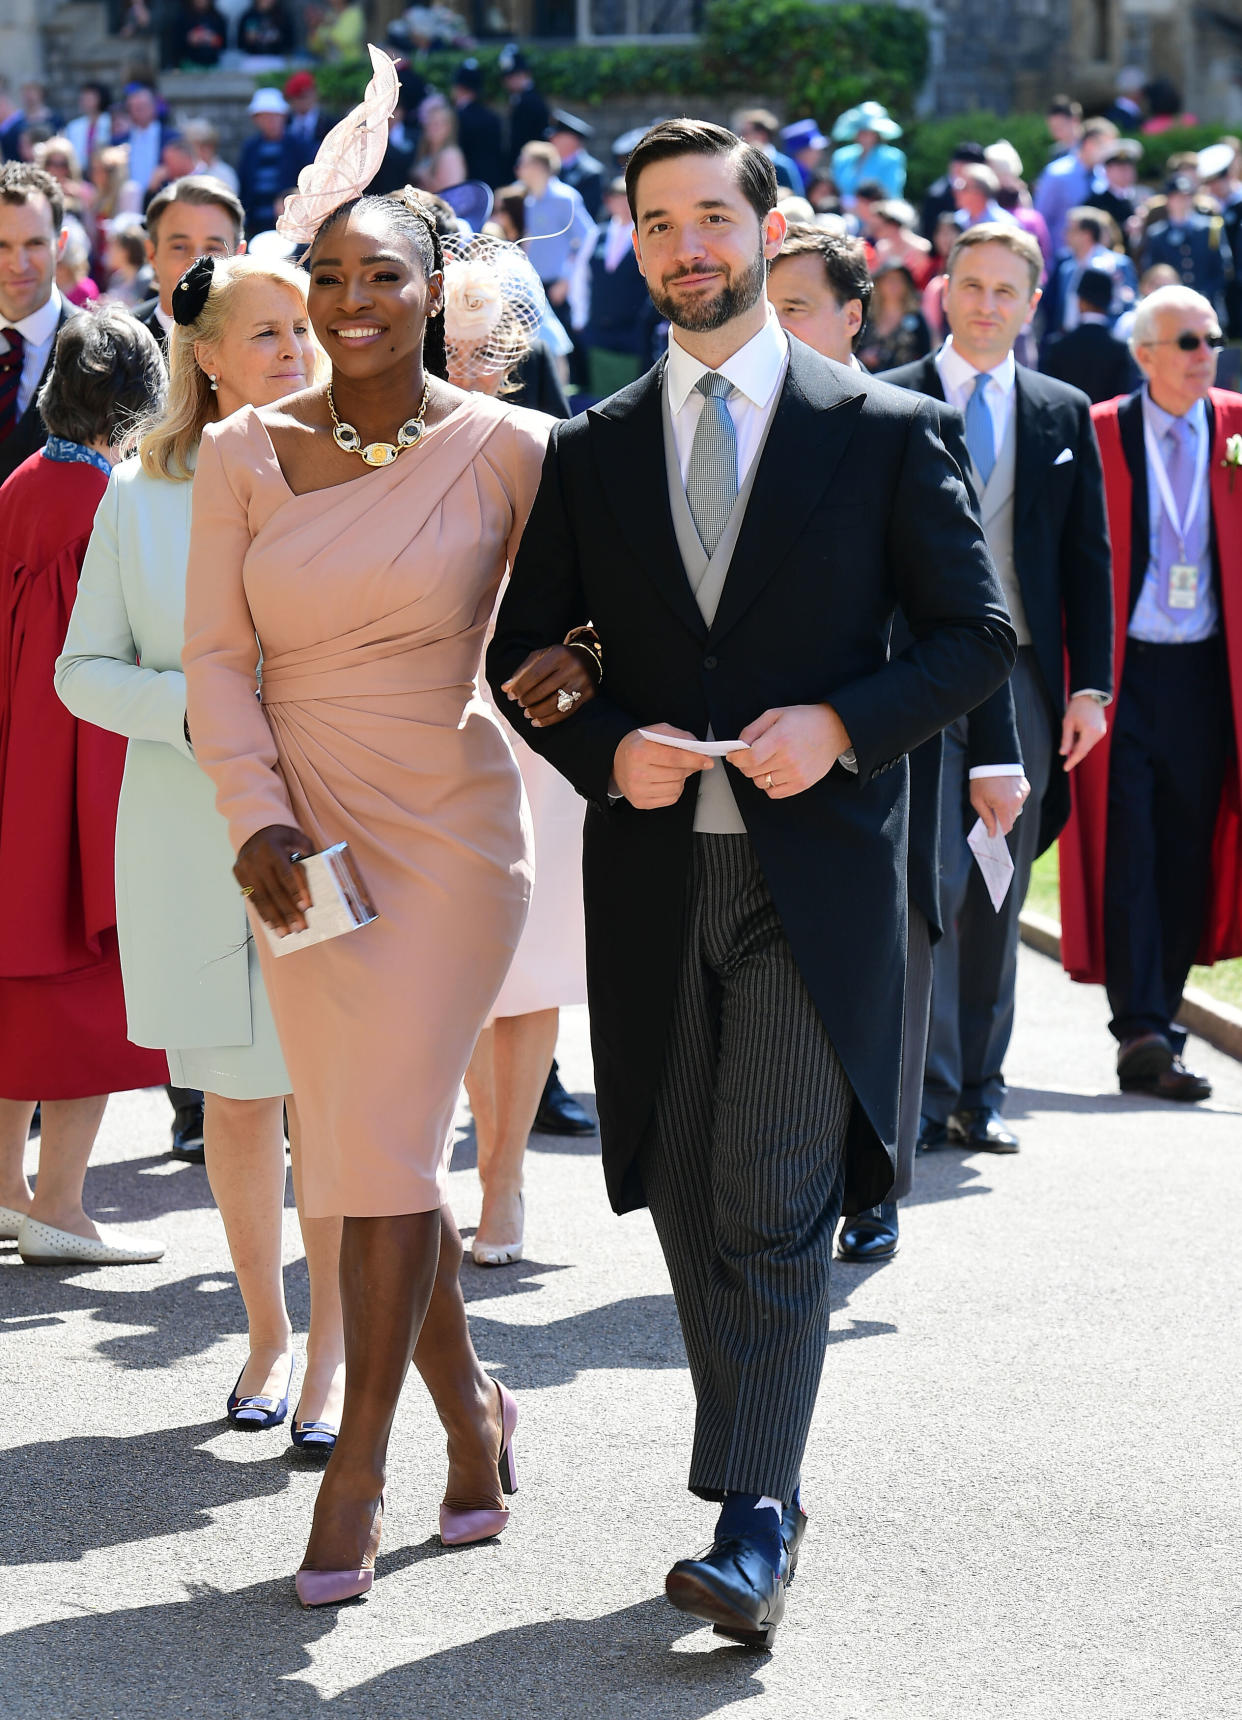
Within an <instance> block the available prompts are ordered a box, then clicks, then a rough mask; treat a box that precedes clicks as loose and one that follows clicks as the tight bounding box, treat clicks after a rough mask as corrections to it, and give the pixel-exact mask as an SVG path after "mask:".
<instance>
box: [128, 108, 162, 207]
mask: <svg viewBox="0 0 1242 1720" xmlns="http://www.w3.org/2000/svg"><path fill="white" fill-rule="evenodd" d="M125 141H126V143H127V144H128V145H129V177H130V178H131V179H135V180H137V182H138V184H139V185H141V187H142V189H143V191H144V192H145V191H146V189H147V186H148V185H150V183H151V180H152V178H153V177H154V174H155V170H156V168H157V167H158V166H159V164H160V151H161V149H162V148H163V144H164V137H163V128H162V127H161V125H160V122H159V120H158V119H153V120H152V121H151V123H150V125H131V126H130V128H129V134H128V136H127V137H126V139H125Z"/></svg>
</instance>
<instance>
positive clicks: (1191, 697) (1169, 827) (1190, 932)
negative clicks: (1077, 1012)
mask: <svg viewBox="0 0 1242 1720" xmlns="http://www.w3.org/2000/svg"><path fill="white" fill-rule="evenodd" d="M1220 342H1221V331H1220V323H1219V321H1218V319H1217V313H1216V307H1215V306H1214V305H1213V304H1212V303H1211V302H1210V301H1209V300H1208V299H1206V298H1204V297H1203V296H1202V295H1200V294H1199V293H1195V292H1192V291H1191V290H1190V288H1188V287H1181V286H1175V287H1161V288H1159V289H1158V290H1157V291H1156V292H1154V293H1152V294H1151V295H1150V296H1149V297H1148V298H1146V299H1144V300H1143V302H1142V304H1141V305H1140V306H1139V308H1138V314H1137V316H1136V317H1135V322H1134V330H1133V335H1132V340H1131V344H1132V346H1133V349H1134V356H1135V359H1136V360H1137V362H1138V364H1139V367H1140V369H1141V370H1142V372H1143V376H1144V379H1145V380H1144V385H1143V387H1142V388H1140V389H1139V390H1138V392H1137V393H1136V394H1132V395H1130V396H1129V398H1128V399H1125V400H1110V401H1108V402H1107V403H1106V404H1104V405H1102V406H1097V407H1096V408H1095V410H1094V412H1093V413H1092V417H1093V418H1094V420H1095V427H1096V431H1097V433H1098V435H1099V439H1100V448H1101V451H1102V453H1103V457H1104V484H1105V489H1106V493H1107V497H1108V518H1109V528H1110V531H1111V533H1112V546H1113V587H1114V592H1115V594H1116V610H1117V617H1118V625H1117V639H1116V667H1115V671H1114V673H1115V684H1116V687H1117V708H1116V715H1115V717H1114V720H1113V726H1112V734H1111V735H1110V736H1109V737H1108V739H1107V740H1106V741H1105V743H1104V745H1102V746H1100V747H1098V748H1097V749H1096V751H1095V752H1094V753H1093V754H1092V755H1091V757H1090V758H1089V759H1088V760H1087V763H1086V765H1085V766H1084V768H1083V769H1082V770H1081V771H1079V773H1078V775H1077V776H1076V778H1075V782H1074V814H1073V817H1072V819H1071V820H1070V823H1069V826H1068V827H1067V829H1066V831H1065V834H1064V836H1063V837H1062V838H1061V959H1062V961H1063V962H1064V964H1065V966H1066V968H1067V969H1068V970H1069V972H1070V974H1071V975H1072V976H1073V978H1074V979H1076V980H1082V981H1085V982H1088V983H1094V984H1100V983H1101V982H1102V983H1103V984H1104V985H1105V986H1106V987H1107V988H1108V1001H1109V1005H1110V1007H1111V1009H1112V1020H1111V1021H1110V1023H1109V1028H1110V1031H1111V1032H1112V1034H1113V1037H1114V1038H1115V1039H1116V1040H1117V1043H1118V1051H1117V1077H1118V1081H1119V1083H1120V1085H1121V1089H1122V1091H1123V1092H1144V1093H1154V1094H1156V1095H1158V1096H1159V1097H1161V1098H1164V1099H1180V1100H1183V1101H1186V1100H1190V1101H1193V1100H1197V1099H1206V1098H1207V1097H1208V1096H1209V1094H1210V1092H1211V1087H1210V1085H1209V1084H1208V1082H1207V1081H1206V1080H1205V1079H1204V1077H1203V1076H1201V1075H1196V1074H1194V1073H1193V1072H1192V1071H1191V1070H1189V1069H1187V1068H1186V1066H1185V1064H1184V1063H1183V1061H1182V1050H1183V1047H1184V1045H1185V1042H1186V1035H1185V1032H1184V1031H1183V1030H1182V1029H1181V1028H1179V1027H1178V1026H1176V1018H1177V1013H1178V1010H1179V1009H1180V1007H1181V1001H1182V991H1183V988H1184V987H1185V984H1186V976H1187V974H1188V973H1189V972H1190V967H1191V964H1192V962H1196V961H1199V962H1217V961H1224V960H1225V959H1227V958H1228V957H1231V956H1239V955H1242V771H1240V769H1239V759H1240V758H1242V485H1240V484H1239V483H1238V482H1237V478H1238V472H1239V466H1240V465H1242V397H1239V396H1238V395H1237V394H1234V393H1232V392H1229V391H1226V390H1223V389H1216V388H1213V386H1212V383H1213V379H1214V378H1215V375H1216V348H1217V347H1218V346H1219V345H1220Z"/></svg>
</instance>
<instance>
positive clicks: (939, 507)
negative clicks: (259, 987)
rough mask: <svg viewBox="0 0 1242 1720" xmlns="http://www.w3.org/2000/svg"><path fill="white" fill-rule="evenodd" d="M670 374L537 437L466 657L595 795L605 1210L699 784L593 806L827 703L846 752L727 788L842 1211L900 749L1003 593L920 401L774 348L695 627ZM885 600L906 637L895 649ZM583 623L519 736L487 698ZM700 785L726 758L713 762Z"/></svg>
mask: <svg viewBox="0 0 1242 1720" xmlns="http://www.w3.org/2000/svg"><path fill="white" fill-rule="evenodd" d="M662 374H663V366H662V365H657V366H656V367H655V369H654V370H652V371H649V372H648V373H647V374H646V375H645V376H643V377H640V378H639V380H638V381H637V382H634V383H632V384H630V386H629V387H627V388H624V389H622V390H621V391H620V393H618V394H614V395H613V396H611V398H609V399H607V400H605V401H602V402H601V403H600V404H599V405H598V406H596V407H593V408H592V409H591V410H590V411H589V412H587V413H585V414H584V415H582V416H580V417H577V418H573V419H571V420H570V421H569V422H568V423H565V424H558V425H557V426H555V428H554V429H553V431H552V439H551V442H550V444H549V448H548V454H547V460H546V463H545V465H544V470H543V479H542V482H541V484H540V487H539V492H538V494H537V496H536V498H535V503H534V507H533V508H532V511H531V515H530V519H529V521H528V523H527V526H526V531H525V534H524V536H523V539H522V545H521V549H520V551H519V553H518V556H517V561H516V565H515V567H514V570H513V575H512V578H511V580H510V583H509V588H508V591H507V592H506V594H505V598H504V601H503V603H502V605H501V608H500V613H499V616H498V619H497V625H496V633H495V637H494V639H493V641H492V645H491V648H490V650H489V652H488V657H487V669H488V678H489V680H490V683H491V686H492V688H493V690H494V692H495V695H496V699H497V702H498V704H499V706H500V708H501V709H502V710H504V711H506V712H507V713H512V715H513V720H514V724H515V726H516V727H517V728H518V729H519V731H520V732H521V734H522V735H523V736H524V738H525V739H526V740H527V741H528V742H529V743H530V745H531V746H532V747H534V749H535V750H536V751H537V752H539V753H541V754H542V755H543V756H544V757H545V758H547V759H548V760H549V761H550V762H551V763H552V764H553V765H555V766H556V768H557V769H558V770H560V771H561V772H562V774H563V775H564V776H566V777H567V778H568V779H569V781H570V782H572V783H573V785H574V787H575V788H577V790H578V792H579V793H580V794H582V795H583V796H584V797H585V798H586V800H587V801H588V802H589V805H588V809H587V814H586V827H585V837H584V848H583V874H584V883H585V894H586V908H587V977H588V985H589V994H590V1004H591V1034H592V1046H593V1050H594V1055H595V1079H596V1096H597V1099H598V1102H599V1113H600V1132H601V1138H602V1142H603V1151H604V1169H605V1174H606V1177H607V1181H608V1189H609V1195H610V1197H611V1200H612V1203H613V1206H614V1207H615V1208H616V1210H617V1211H619V1212H623V1211H626V1210H628V1209H630V1208H632V1207H635V1206H640V1205H642V1204H643V1202H644V1195H643V1190H642V1185H641V1179H640V1177H639V1174H638V1170H637V1165H636V1162H635V1158H636V1154H637V1151H638V1148H639V1145H640V1143H641V1141H642V1139H643V1135H644V1132H645V1130H646V1128H647V1125H648V1120H649V1117H650V1114H651V1109H652V1102H653V1098H654V1095H655V1091H656V1086H657V1082H658V1081H659V1078H660V1074H661V1070H662V1067H663V1063H664V1050H665V1040H666V1035H667V1032H668V1025H669V1019H670V1011H671V1006H672V1002H673V998H674V993H675V986H676V982H677V971H678V964H679V958H680V953H681V945H682V935H683V916H684V908H685V897H686V880H687V875H688V872H689V862H690V854H691V841H692V826H693V819H694V805H695V798H696V795H697V779H695V778H691V779H690V780H689V781H688V783H687V785H686V789H685V791H684V792H683V793H682V795H681V798H680V799H679V800H678V801H677V802H676V804H675V805H673V806H670V807H665V808H662V809H660V810H656V811H645V812H644V811H638V810H637V809H636V808H634V807H633V806H631V805H630V804H629V802H628V801H625V800H611V799H610V796H609V785H610V782H611V779H612V770H613V756H614V754H615V752H616V749H617V746H618V744H619V743H620V741H621V740H622V739H623V737H624V736H625V735H627V734H629V733H630V732H631V731H632V730H633V729H634V728H636V727H638V726H640V725H645V724H649V723H656V722H661V721H664V722H669V723H672V724H674V725H676V726H677V727H679V728H683V729H686V730H689V731H690V732H691V733H693V734H697V735H704V736H705V735H706V733H707V728H708V725H709V724H710V725H711V726H712V729H713V732H714V733H715V734H717V735H720V736H722V737H729V736H734V735H736V734H737V733H738V732H739V730H741V729H742V728H744V727H745V726H746V724H747V723H749V722H752V721H753V720H754V719H755V718H756V717H758V716H759V715H760V714H761V713H762V712H763V711H765V710H767V709H769V708H771V707H775V706H782V705H798V704H813V703H821V702H825V701H831V703H832V704H833V705H834V707H835V708H836V710H837V711H838V713H839V715H840V717H841V720H842V722H843V723H844V725H845V728H846V731H847V732H848V734H849V736H850V740H851V743H852V745H853V747H854V751H855V753H856V755H857V760H858V772H857V774H856V775H855V774H852V773H851V772H849V771H847V770H846V769H845V768H844V767H843V766H842V765H840V764H838V765H835V766H834V767H833V769H832V770H831V771H829V773H828V774H827V776H825V777H824V778H822V779H821V780H820V781H819V782H818V783H816V784H815V785H814V787H812V788H810V789H808V790H806V791H805V792H804V793H802V794H798V795H793V796H791V797H790V798H789V799H785V800H770V799H769V798H768V796H767V795H766V794H764V793H763V791H762V790H761V789H759V788H758V787H757V786H755V785H754V784H752V783H751V782H749V781H748V780H747V779H746V778H745V777H742V776H741V775H739V774H738V773H737V772H732V773H731V776H730V781H731V783H732V785H733V789H734V793H735V795H736V797H737V804H738V808H739V810H740V812H741V815H742V818H743V819H744V821H745V824H746V828H747V832H748V834H749V837H750V840H751V843H752V845H753V847H754V851H755V855H756V857H757V859H758V862H759V865H760V866H761V868H762V870H763V874H764V877H765V879H766V881H767V885H768V888H769V889H770V891H771V893H772V896H773V899H774V901H775V904H776V908H777V911H778V913H779V914H780V918H781V922H782V926H783V928H784V931H785V935H786V937H787V938H788V940H789V944H790V947H791V949H792V951H793V955H794V958H795V960H796V962H797V964H798V968H799V970H800V972H801V974H802V976H803V978H804V980H805V982H806V984H807V987H808V989H809V991H810V993H811V997H812V999H813V1000H814V1003H815V1006H816V1008H817V1010H818V1011H819V1014H820V1016H821V1018H822V1020H823V1022H824V1025H825V1028H826V1029H827V1032H828V1035H829V1037H830V1038H831V1040H832V1043H833V1045H834V1047H835V1048H836V1051H837V1053H838V1055H839V1056H840V1058H841V1061H842V1064H843V1065H844V1067H845V1071H846V1074H847V1076H848V1078H849V1080H850V1083H851V1086H852V1088H853V1091H854V1095H855V1105H854V1112H853V1118H852V1122H851V1128H850V1138H849V1143H848V1150H847V1159H846V1211H847V1212H856V1211H858V1210H860V1209H861V1208H863V1207H867V1206H870V1205H873V1204H874V1203H875V1202H876V1201H878V1200H880V1199H882V1198H883V1196H884V1194H885V1193H886V1192H887V1190H888V1188H889V1187H890V1186H891V1183H892V1176H893V1164H892V1160H893V1150H894V1149H893V1143H894V1142H895V1140H896V1134H897V1093H898V1080H899V1076H900V1069H901V1028H902V992H903V983H904V977H905V927H906V821H907V811H908V794H907V779H908V773H907V766H906V758H905V755H906V754H907V753H908V752H909V751H910V749H911V748H912V747H916V746H918V745H919V744H920V743H921V742H922V741H925V740H927V739H928V738H929V736H931V735H934V734H936V733H938V732H939V731H940V730H941V729H942V728H943V727H944V725H945V724H946V723H948V722H951V721H952V720H953V718H954V717H956V716H958V715H960V714H961V712H963V711H965V710H968V709H970V708H971V707H972V706H973V705H976V704H978V703H979V701H980V700H981V699H983V698H986V697H987V695H988V694H989V693H991V692H992V691H993V689H994V688H996V687H998V686H1000V685H1001V684H1002V683H1003V682H1004V681H1005V679H1006V678H1007V676H1008V674H1009V671H1010V669H1011V667H1012V665H1013V661H1014V654H1015V646H1014V636H1013V630H1012V628H1011V627H1010V625H1009V622H1008V619H1007V616H1006V611H1005V606H1004V600H1003V598H1002V596H1001V591H1000V586H999V582H998V580H997V577H996V572H995V569H994V568H993V566H992V562H991V558H990V557H989V555H988V551H987V545H986V543H985V542H984V538H983V533H982V531H981V529H980V527H979V525H978V523H977V521H976V520H975V519H974V517H973V516H972V514H971V512H970V506H969V502H968V499H967V494H966V490H965V488H964V486H963V484H962V481H961V477H960V474H959V472H958V469H957V467H956V465H955V464H954V462H953V460H952V459H951V458H950V456H949V454H948V453H947V452H946V450H945V447H944V445H943V443H942V442H941V441H940V439H939V436H938V434H937V422H938V420H937V414H936V409H935V408H934V407H933V406H932V405H931V404H930V403H929V402H925V401H921V400H919V399H918V398H917V397H915V396H913V395H911V394H909V393H905V392H902V391H900V390H897V389H893V388H887V387H885V386H884V385H883V384H882V383H878V382H875V381H874V380H873V379H871V378H870V377H866V376H863V375H862V374H860V373H857V372H854V371H851V370H847V369H845V368H844V367H843V366H841V365H838V364H833V363H832V362H830V361H829V360H828V359H825V358H821V357H820V356H819V355H818V354H817V353H814V352H812V351H811V350H810V348H809V347H806V346H804V345H802V344H801V343H800V342H799V341H797V340H791V341H790V359H789V369H788V373H787V375H786V378H785V382H784V385H783V387H782V390H781V393H780V397H779V399H778V401H777V404H776V407H775V410H774V416H773V420H772V424H771V428H770V430H769V433H768V438H767V442H766V445H765V447H764V450H763V453H762V455H761V456H760V462H759V466H758V468H757V470H756V474H755V481H754V486H753V489H752V491H751V496H750V502H749V505H748V507H747V510H746V517H745V521H744V522H743V526H742V530H741V535H740V537H739V539H738V543H737V547H736V549H735V551H734V555H733V560H732V562H731V564H730V568H729V573H728V576H727V578H726V580H725V584H724V589H723V591H722V593H721V597H720V602H719V605H718V607H717V610H716V619H715V621H714V622H713V624H712V626H711V627H710V628H709V627H708V626H707V625H706V623H705V622H704V620H703V617H702V615H701V614H700V612H699V608H698V605H697V603H696V602H695V599H694V595H693V593H692V591H691V589H690V585H689V582H688V580H687V578H686V574H685V570H684V568H683V566H682V562H681V558H680V555H679V553H678V550H677V542H676V537H675V535H674V529H673V521H672V512H671V508H670V505H669V497H668V480H667V476H666V472H665V459H664V436H663V418H662V407H661V380H662ZM898 605H900V607H901V608H902V610H903V611H904V613H905V616H906V620H907V622H908V624H909V628H910V632H911V635H912V639H913V642H912V643H911V644H910V645H909V646H908V648H907V649H906V650H904V651H903V652H901V653H900V655H897V656H893V657H892V658H891V659H890V657H889V635H890V629H891V625H892V620H893V614H894V611H895V609H896V608H897V607H898ZM588 620H589V621H591V622H593V623H594V626H595V628H596V630H597V632H598V634H599V637H600V640H601V643H602V646H603V662H604V679H603V685H602V687H601V688H600V691H599V693H598V695H597V696H596V697H595V698H594V699H592V700H591V701H590V702H589V703H586V704H584V706H583V707H582V709H581V710H580V711H579V712H578V713H577V714H576V715H574V716H572V717H571V718H569V719H568V720H567V721H565V722H563V723H559V724H557V725H555V726H553V727H550V728H540V729H533V728H532V727H531V726H530V724H529V723H526V722H525V721H524V720H523V718H522V716H521V712H520V711H519V709H518V707H517V706H516V705H515V704H514V703H513V702H512V701H511V700H510V699H509V698H508V697H507V696H506V695H505V694H504V692H503V691H502V688H501V683H502V682H504V681H505V680H506V679H507V678H508V677H509V676H510V675H512V674H513V672H514V671H515V670H516V669H517V668H518V667H519V666H520V664H521V663H522V661H523V660H524V658H525V657H526V656H527V654H528V653H529V652H530V651H532V650H535V649H538V648H541V647H543V646H545V645H547V644H548V642H549V641H552V640H557V639H561V638H563V637H564V636H565V634H566V633H567V632H568V630H569V629H570V628H571V627H574V626H576V625H579V624H581V623H584V622H586V621H588ZM715 768H716V769H727V768H730V767H728V766H723V765H721V764H719V763H718V764H717V765H716V766H715Z"/></svg>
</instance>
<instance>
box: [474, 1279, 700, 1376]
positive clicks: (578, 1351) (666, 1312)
mask: <svg viewBox="0 0 1242 1720" xmlns="http://www.w3.org/2000/svg"><path fill="white" fill-rule="evenodd" d="M470 1331H471V1335H472V1336H473V1338H474V1347H475V1349H476V1350H477V1351H478V1352H479V1356H480V1359H481V1360H482V1361H483V1364H484V1366H485V1367H489V1366H497V1367H502V1368H503V1369H504V1378H505V1384H506V1385H509V1386H512V1387H513V1389H514V1391H520V1390H522V1389H523V1388H525V1389H527V1390H530V1389H532V1388H533V1389H534V1390H536V1391H542V1390H544V1389H545V1388H546V1387H549V1386H563V1385H568V1384H569V1382H570V1381H571V1380H574V1379H577V1378H578V1376H579V1375H580V1374H585V1373H588V1372H590V1371H591V1370H592V1369H594V1368H605V1369H623V1368H684V1367H685V1365H686V1353H685V1350H684V1348H683V1347H682V1341H681V1327H680V1326H679V1325H678V1323H677V1311H676V1309H675V1308H674V1306H673V1297H672V1293H671V1291H670V1292H669V1294H667V1295H665V1296H627V1297H624V1298H622V1300H621V1301H619V1302H612V1303H609V1304H608V1305H607V1306H605V1307H603V1308H590V1309H588V1310H587V1311H586V1312H585V1313H582V1314H572V1315H570V1316H569V1317H568V1318H566V1319H564V1320H550V1321H548V1322H547V1323H546V1324H545V1325H542V1326H510V1325H507V1324H505V1323H504V1322H502V1321H500V1320H489V1319H488V1318H487V1316H486V1315H482V1314H472V1315H471V1316H470Z"/></svg>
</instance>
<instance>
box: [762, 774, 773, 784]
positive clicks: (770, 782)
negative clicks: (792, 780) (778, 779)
mask: <svg viewBox="0 0 1242 1720" xmlns="http://www.w3.org/2000/svg"><path fill="white" fill-rule="evenodd" d="M763 786H764V787H765V788H771V786H772V772H771V771H769V772H768V780H767V781H766V782H765V783H764V785H763Z"/></svg>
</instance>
